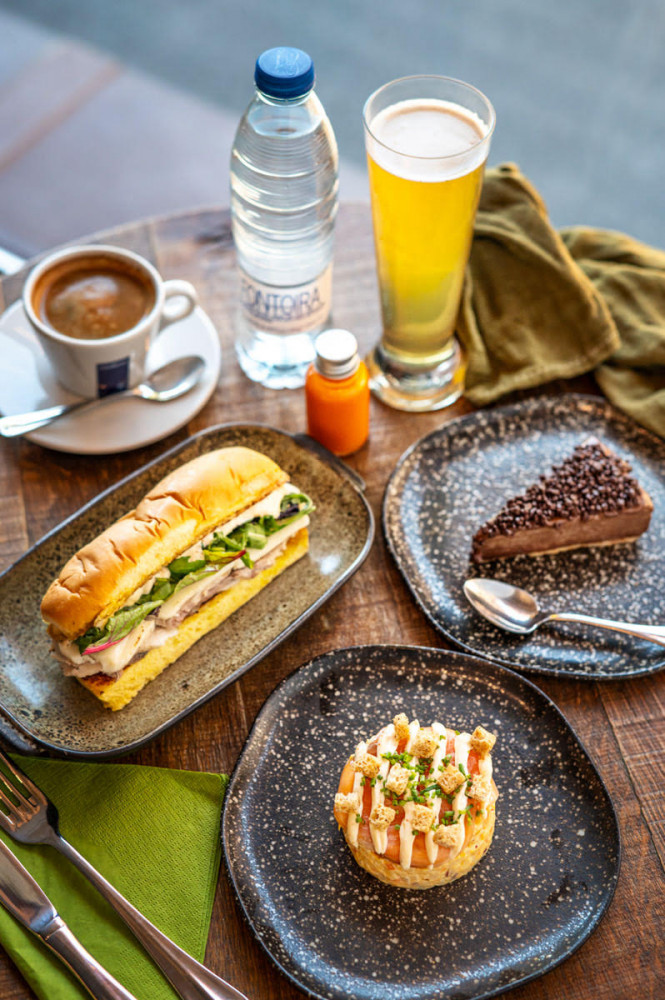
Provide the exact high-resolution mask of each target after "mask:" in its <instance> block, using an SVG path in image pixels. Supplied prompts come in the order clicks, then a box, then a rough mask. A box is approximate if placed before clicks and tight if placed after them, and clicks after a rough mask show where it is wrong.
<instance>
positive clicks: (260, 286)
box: [231, 48, 338, 389]
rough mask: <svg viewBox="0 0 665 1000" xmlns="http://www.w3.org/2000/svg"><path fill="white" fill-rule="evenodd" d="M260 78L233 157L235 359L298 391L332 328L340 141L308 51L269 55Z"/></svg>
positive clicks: (259, 377)
mask: <svg viewBox="0 0 665 1000" xmlns="http://www.w3.org/2000/svg"><path fill="white" fill-rule="evenodd" d="M254 80H255V83H256V93H255V96H254V99H253V100H252V102H251V103H250V105H249V107H248V108H247V110H246V112H245V114H244V115H243V117H242V119H241V121H240V124H239V126H238V131H237V132H236V137H235V141H234V143H233V150H232V153H231V221H232V227H233V239H234V242H235V248H236V255H237V261H238V269H239V279H240V293H239V295H240V298H239V303H238V309H237V313H236V341H235V346H236V354H237V356H238V360H239V362H240V365H241V367H242V369H243V371H244V372H245V374H246V375H247V376H248V377H249V378H251V379H253V380H254V381H255V382H261V383H262V384H263V385H266V386H269V387H270V388H275V389H283V388H296V387H298V386H301V385H303V383H304V380H305V373H306V371H307V367H308V365H309V364H310V362H311V361H312V359H313V358H314V353H315V351H314V340H315V337H316V335H317V334H318V333H319V332H320V331H321V330H323V329H325V328H326V327H327V326H328V325H329V322H330V312H331V301H332V255H333V236H334V226H335V216H336V213H337V187H338V154H337V143H336V141H335V136H334V134H333V130H332V127H331V125H330V122H329V120H328V118H327V116H326V114H325V111H324V110H323V106H322V105H321V102H320V101H319V99H318V97H317V96H316V94H315V93H314V89H313V88H314V65H313V63H312V60H311V59H310V57H309V56H308V55H307V54H306V53H305V52H302V51H301V50H300V49H293V48H275V49H268V51H267V52H264V53H262V55H260V56H259V58H258V59H257V61H256V70H255V74H254Z"/></svg>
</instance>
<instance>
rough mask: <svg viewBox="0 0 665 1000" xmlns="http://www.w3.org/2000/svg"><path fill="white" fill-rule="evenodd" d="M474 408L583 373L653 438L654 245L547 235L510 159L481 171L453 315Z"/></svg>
mask: <svg viewBox="0 0 665 1000" xmlns="http://www.w3.org/2000/svg"><path fill="white" fill-rule="evenodd" d="M457 332H458V335H459V338H460V341H461V342H462V344H463V346H464V348H465V350H466V354H467V364H468V367H467V375H466V395H467V397H468V399H469V400H470V401H471V402H472V403H474V404H475V405H477V406H484V405H486V404H488V403H491V402H494V400H496V399H498V398H499V397H501V396H504V395H505V394H506V393H509V392H513V391H515V390H518V389H528V388H533V387H534V386H538V385H542V384H543V383H545V382H550V381H552V380H553V379H557V378H572V377H573V376H575V375H582V374H585V373H587V372H593V374H594V375H595V377H596V380H597V382H598V384H599V386H600V387H601V389H602V390H603V392H604V393H605V394H606V395H607V397H608V398H609V399H610V401H611V402H612V403H614V405H615V406H617V407H619V408H620V409H622V410H624V411H625V412H626V413H628V414H630V415H631V416H632V417H633V418H634V419H635V420H637V421H638V422H639V423H641V424H643V425H644V426H645V427H648V428H649V429H650V430H652V431H655V432H656V433H657V434H660V435H662V436H665V252H663V251H661V250H656V249H654V248H653V247H648V246H646V245H645V244H643V243H639V242H638V241H637V240H634V239H632V238H631V237H629V236H624V235H623V234H621V233H615V232H609V231H605V230H600V229H589V228H582V227H575V228H570V229H564V230H561V231H560V232H557V231H556V230H555V229H554V228H553V227H552V225H551V223H550V221H549V218H548V215H547V209H546V208H545V205H544V203H543V201H542V199H541V197H540V195H539V194H538V192H537V191H536V190H535V189H534V188H533V187H532V185H531V184H530V183H529V181H528V180H527V179H526V178H525V177H524V176H523V174H521V173H520V171H519V169H518V168H517V167H516V166H515V165H514V164H503V165H502V166H500V167H497V168H494V169H492V170H488V171H487V174H486V177H485V182H484V185H483V190H482V194H481V198H480V205H479V208H478V214H477V218H476V225H475V232H474V240H473V245H472V249H471V257H470V260H469V268H468V271H467V279H466V283H465V287H464V293H463V298H462V304H461V308H460V314H459V319H458V330H457Z"/></svg>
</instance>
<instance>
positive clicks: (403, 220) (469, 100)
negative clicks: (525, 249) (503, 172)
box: [363, 76, 495, 410]
mask: <svg viewBox="0 0 665 1000" xmlns="http://www.w3.org/2000/svg"><path fill="white" fill-rule="evenodd" d="M363 120H364V125H365V145H366V149H367V163H368V168H369V182H370V192H371V197H372V216H373V221H374V242H375V246H376V258H377V268H378V275H379V287H380V292H381V310H382V314H383V336H382V338H381V341H380V342H379V344H377V346H376V347H375V348H374V350H373V351H372V353H371V354H370V356H369V358H368V363H369V369H370V375H371V379H372V382H371V384H372V388H373V389H374V391H375V393H376V394H377V395H378V396H379V397H380V398H381V399H383V400H384V402H386V403H388V404H390V405H391V406H394V407H397V408H398V409H402V410H437V409H440V408H441V407H443V406H448V405H449V404H450V403H452V402H454V401H455V400H456V399H457V398H458V396H460V395H461V394H462V392H463V389H464V364H463V360H462V355H461V351H460V348H459V345H458V344H457V341H456V340H455V337H454V329H455V320H456V317H457V311H458V309H459V303H460V297H461V293H462V283H463V280H464V271H465V268H466V263H467V260H468V256H469V249H470V247H471V237H472V235H473V221H474V216H475V213H476V208H477V206H478V199H479V197H480V187H481V184H482V178H483V170H484V167H485V161H486V159H487V155H488V153H489V146H490V139H491V136H492V131H493V129H494V121H495V115H494V109H493V107H492V105H491V104H490V102H489V101H488V100H487V98H486V97H484V96H483V94H481V93H480V91H479V90H476V89H475V88H474V87H471V86H469V85H468V84H466V83H461V82H460V81H459V80H451V79H448V78H447V77H443V76H411V77H404V78H402V79H401V80H394V81H393V82H392V83H387V84H386V85H385V86H384V87H381V88H380V89H379V90H377V91H376V92H375V93H374V94H372V96H371V97H370V98H369V99H368V101H367V103H366V104H365V108H364V111H363Z"/></svg>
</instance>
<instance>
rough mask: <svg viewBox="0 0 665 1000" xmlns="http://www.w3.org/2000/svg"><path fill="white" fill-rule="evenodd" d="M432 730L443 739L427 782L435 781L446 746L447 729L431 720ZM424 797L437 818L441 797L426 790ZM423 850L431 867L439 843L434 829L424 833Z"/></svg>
mask: <svg viewBox="0 0 665 1000" xmlns="http://www.w3.org/2000/svg"><path fill="white" fill-rule="evenodd" d="M432 731H433V732H434V733H435V735H436V736H439V737H440V736H443V739H440V740H439V745H438V747H437V748H436V750H435V751H434V757H433V758H432V770H431V771H430V775H429V776H430V779H431V780H430V781H429V784H431V783H432V782H433V781H436V778H437V776H438V774H439V765H440V763H441V761H442V760H443V758H444V757H445V756H446V752H447V746H448V730H447V729H446V728H445V726H442V725H441V723H440V722H433V723H432ZM425 798H426V799H427V804H428V805H429V807H430V808H431V809H433V810H434V818H435V819H438V818H439V814H440V813H441V806H442V804H443V799H442V798H441V797H440V796H439V795H437V794H436V792H435V791H431V792H428V793H427V795H426V796H425ZM425 850H426V851H427V860H428V861H429V866H430V868H431V867H432V866H433V864H434V862H435V861H436V859H437V857H438V855H439V845H438V844H435V843H434V830H428V831H427V833H426V834H425Z"/></svg>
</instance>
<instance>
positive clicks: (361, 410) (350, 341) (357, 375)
mask: <svg viewBox="0 0 665 1000" xmlns="http://www.w3.org/2000/svg"><path fill="white" fill-rule="evenodd" d="M314 346H315V350H316V357H315V358H314V361H313V363H312V364H311V365H310V366H309V369H308V371H307V376H306V378H305V398H306V401H307V432H308V434H309V435H310V436H311V437H313V438H315V439H316V440H317V441H318V442H319V443H320V444H322V445H324V446H325V447H326V448H328V449H329V450H330V451H332V452H334V454H335V455H350V454H351V452H353V451H358V449H359V448H361V447H362V446H363V445H364V443H365V441H366V440H367V438H368V437H369V375H368V373H367V368H366V367H365V363H364V362H363V361H361V360H360V358H359V357H358V341H357V340H356V338H355V337H354V336H353V334H352V333H349V331H348V330H325V331H324V332H323V333H320V334H319V336H318V337H317V338H316V342H315V345H314Z"/></svg>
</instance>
